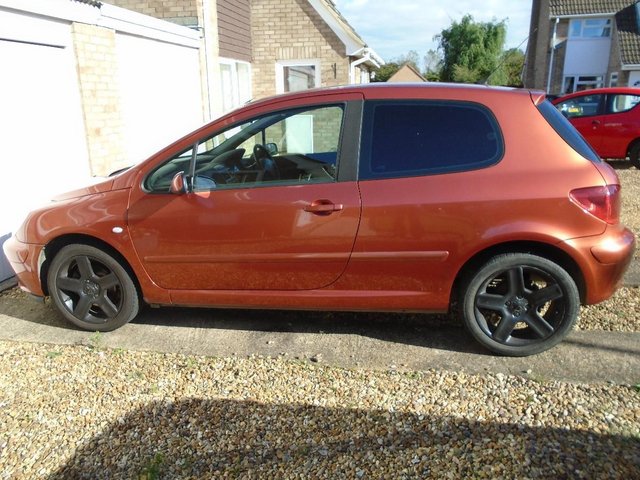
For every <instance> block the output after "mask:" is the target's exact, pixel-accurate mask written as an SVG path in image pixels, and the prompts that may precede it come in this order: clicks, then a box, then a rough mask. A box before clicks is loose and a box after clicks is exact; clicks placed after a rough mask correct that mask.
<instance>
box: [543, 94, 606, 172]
mask: <svg viewBox="0 0 640 480" xmlns="http://www.w3.org/2000/svg"><path fill="white" fill-rule="evenodd" d="M538 110H539V111H540V113H541V114H542V116H543V117H544V118H545V120H546V121H547V122H549V125H551V126H552V127H553V129H554V130H555V131H556V132H557V133H558V135H560V136H561V137H562V139H563V140H564V141H565V142H567V143H568V144H569V146H571V148H573V149H574V150H575V151H576V152H578V153H579V154H580V155H582V156H583V157H584V158H586V159H587V160H591V161H592V162H599V161H600V157H598V154H597V153H596V152H595V150H594V149H593V148H591V145H589V144H588V143H587V141H586V140H585V139H584V137H583V136H582V135H580V132H578V131H577V130H576V129H575V128H574V127H573V125H571V123H570V122H569V120H567V119H566V118H565V116H564V115H563V114H562V113H560V112H559V111H558V109H557V108H556V107H554V106H553V105H552V104H551V103H550V102H548V101H546V102H542V103H541V104H540V105H538Z"/></svg>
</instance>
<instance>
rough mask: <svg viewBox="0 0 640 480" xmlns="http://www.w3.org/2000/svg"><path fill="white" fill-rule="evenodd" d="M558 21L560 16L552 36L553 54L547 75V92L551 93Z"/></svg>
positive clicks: (558, 19)
mask: <svg viewBox="0 0 640 480" xmlns="http://www.w3.org/2000/svg"><path fill="white" fill-rule="evenodd" d="M558 23H560V17H556V21H555V23H554V24H553V36H552V37H551V56H550V58H549V76H548V77H547V94H549V93H551V77H552V75H553V57H554V54H555V52H556V38H557V32H558Z"/></svg>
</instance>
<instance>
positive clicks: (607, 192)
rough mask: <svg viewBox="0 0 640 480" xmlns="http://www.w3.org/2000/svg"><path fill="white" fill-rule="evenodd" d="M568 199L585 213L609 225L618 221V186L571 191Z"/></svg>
mask: <svg viewBox="0 0 640 480" xmlns="http://www.w3.org/2000/svg"><path fill="white" fill-rule="evenodd" d="M569 198H571V200H572V201H573V202H574V203H575V204H576V205H578V206H579V207H580V208H582V209H583V210H584V211H585V212H587V213H590V214H591V215H593V216H594V217H597V218H599V219H600V220H602V221H605V222H607V223H610V224H615V223H618V222H619V221H620V185H605V186H603V187H587V188H577V189H575V190H571V193H569Z"/></svg>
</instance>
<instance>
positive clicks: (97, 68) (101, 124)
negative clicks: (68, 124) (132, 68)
mask: <svg viewBox="0 0 640 480" xmlns="http://www.w3.org/2000/svg"><path fill="white" fill-rule="evenodd" d="M71 34H72V38H73V46H74V51H75V55H76V60H77V65H78V80H79V85H80V95H81V98H82V109H83V114H84V121H85V126H86V130H87V145H88V149H89V159H90V165H91V174H92V175H105V174H108V173H110V172H111V171H113V170H116V169H118V168H121V167H125V166H127V165H126V163H127V161H126V159H125V158H124V155H123V132H122V129H123V121H122V116H121V113H120V109H119V105H120V94H119V90H118V85H119V83H118V59H117V56H116V51H115V32H114V31H113V30H111V29H108V28H103V27H98V26H95V25H86V24H81V23H74V24H73V25H72V29H71Z"/></svg>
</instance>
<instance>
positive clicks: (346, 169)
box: [140, 100, 362, 195]
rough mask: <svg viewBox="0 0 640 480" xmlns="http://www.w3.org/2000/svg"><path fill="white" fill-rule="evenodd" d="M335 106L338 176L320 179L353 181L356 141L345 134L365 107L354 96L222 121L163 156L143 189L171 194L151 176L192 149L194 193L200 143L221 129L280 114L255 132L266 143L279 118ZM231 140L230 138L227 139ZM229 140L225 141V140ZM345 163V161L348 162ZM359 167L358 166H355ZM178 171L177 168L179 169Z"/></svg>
mask: <svg viewBox="0 0 640 480" xmlns="http://www.w3.org/2000/svg"><path fill="white" fill-rule="evenodd" d="M332 107H338V108H341V109H342V121H341V125H340V132H339V134H338V146H337V151H336V163H335V176H334V177H333V179H332V180H328V181H326V182H321V183H325V184H332V183H336V182H343V181H352V180H354V173H353V171H354V167H353V166H352V165H353V164H354V163H357V162H356V160H355V157H354V153H353V152H354V145H353V144H354V142H353V139H352V137H353V135H351V134H349V135H346V134H345V132H347V131H348V132H352V131H353V128H354V126H353V123H354V122H359V120H360V115H361V114H360V112H361V111H362V102H361V101H352V100H346V101H335V102H328V103H314V104H303V105H299V106H295V107H287V108H279V109H276V110H272V111H269V112H263V113H262V114H259V115H254V116H250V117H248V118H245V119H243V120H238V121H235V122H232V123H229V124H226V125H223V126H221V127H219V128H217V129H215V130H209V131H208V132H207V133H203V134H202V135H200V136H199V137H197V138H195V139H194V140H192V141H191V143H190V144H189V145H188V146H183V148H181V149H179V150H177V151H176V152H175V153H173V154H172V155H170V156H168V157H165V158H164V159H163V161H161V162H158V163H156V164H155V165H154V166H153V168H151V169H150V170H149V171H148V172H147V173H146V174H145V175H144V176H143V178H142V180H141V182H140V188H141V189H142V191H144V192H145V193H147V194H153V195H162V194H169V195H172V194H171V192H169V191H167V190H164V189H163V190H153V189H150V188H149V187H148V185H147V183H148V180H149V178H150V177H151V176H152V175H153V174H154V173H155V172H156V171H157V170H159V169H160V168H161V167H163V166H164V165H167V164H168V163H170V162H171V161H173V160H176V159H178V158H180V157H182V156H184V154H186V153H187V152H189V151H192V154H191V158H190V160H189V164H188V170H184V171H183V173H184V175H185V177H186V178H185V184H186V185H188V186H189V191H188V192H187V193H192V192H194V191H195V190H193V189H192V188H191V187H192V183H193V178H194V177H195V169H196V160H197V155H198V153H197V152H198V149H199V147H200V145H202V144H203V143H205V142H207V141H208V140H210V139H212V138H214V137H216V136H218V135H221V134H222V133H224V132H226V131H229V130H233V129H234V128H237V127H239V126H241V125H245V124H248V123H251V122H255V121H259V120H260V119H264V118H267V117H281V118H279V119H278V120H275V121H274V122H273V123H269V124H268V125H266V126H264V127H261V128H260V130H258V131H257V132H255V133H254V134H253V135H256V134H259V133H261V134H262V135H263V143H264V131H265V130H266V129H267V128H268V127H270V126H272V125H275V124H276V123H278V122H280V121H284V120H285V119H286V118H290V117H293V116H295V115H297V114H300V113H305V112H309V111H312V110H320V109H323V108H332ZM287 112H290V115H287V116H283V115H284V114H285V113H287ZM358 128H359V123H358ZM251 136H252V135H249V136H247V137H246V138H244V139H243V140H242V141H241V142H240V143H239V144H238V145H240V144H242V143H243V142H245V141H246V140H248V139H249V138H250V137H251ZM356 139H358V140H359V135H357V136H356ZM227 140H230V139H227ZM225 142H226V141H225ZM225 142H222V143H220V144H219V145H217V146H216V147H214V149H212V150H215V149H216V148H218V147H220V146H222V145H223V144H224V143H225ZM347 156H350V157H352V158H354V160H352V161H350V162H343V158H346V157H347ZM345 164H346V165H345ZM356 168H357V167H356ZM176 173H177V172H176ZM318 183H319V182H314V183H304V182H303V183H291V182H287V181H284V182H281V181H278V180H276V181H268V182H261V183H239V184H231V185H233V186H229V187H223V188H220V189H219V190H233V189H253V188H265V187H286V186H294V187H296V186H297V187H299V186H303V185H307V184H309V185H311V184H313V185H317V184H318ZM216 190H217V188H212V189H208V191H216ZM197 191H198V192H200V191H206V190H197Z"/></svg>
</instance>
